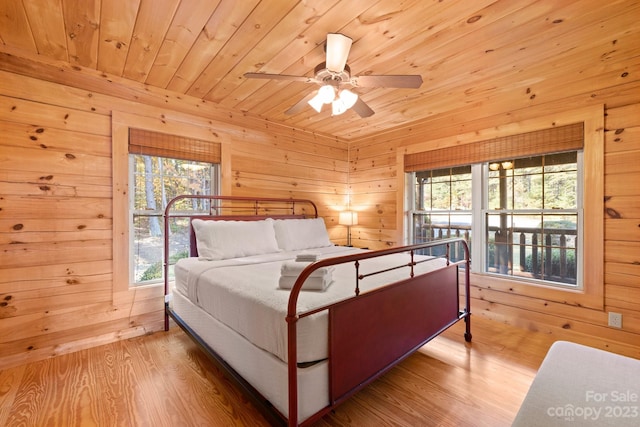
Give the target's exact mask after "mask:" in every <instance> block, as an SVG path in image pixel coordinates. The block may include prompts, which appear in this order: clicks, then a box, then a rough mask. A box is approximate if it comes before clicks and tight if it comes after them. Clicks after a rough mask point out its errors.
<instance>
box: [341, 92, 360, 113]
mask: <svg viewBox="0 0 640 427" xmlns="http://www.w3.org/2000/svg"><path fill="white" fill-rule="evenodd" d="M338 97H339V98H340V101H342V102H343V103H344V106H345V108H347V109H349V108H351V107H353V106H354V105H355V103H356V101H357V100H358V95H357V94H355V93H353V92H351V91H350V90H349V89H342V90H341V91H340V93H339V94H338Z"/></svg>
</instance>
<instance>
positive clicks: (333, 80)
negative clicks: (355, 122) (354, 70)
mask: <svg viewBox="0 0 640 427" xmlns="http://www.w3.org/2000/svg"><path fill="white" fill-rule="evenodd" d="M352 43H353V40H352V39H351V38H350V37H347V36H345V35H342V34H336V33H329V34H328V35H327V43H326V45H325V48H326V53H327V59H326V61H325V62H322V63H320V64H318V65H317V66H316V67H315V70H314V76H313V77H305V76H291V75H287V74H267V73H245V74H244V76H245V77H246V78H251V79H273V80H290V81H297V82H303V83H315V84H318V85H320V88H319V89H318V90H315V91H312V92H311V93H309V94H308V95H307V96H305V97H304V98H302V99H301V100H300V101H299V102H297V103H296V104H295V105H294V106H293V107H291V108H289V109H288V110H287V111H285V114H296V113H298V112H299V111H300V110H302V108H304V106H305V105H306V104H309V105H311V107H313V109H314V110H316V111H317V112H320V111H322V107H323V105H325V104H331V108H332V115H334V116H336V115H339V114H342V113H344V112H345V111H347V110H348V109H349V108H353V110H354V111H355V112H356V113H358V114H359V115H360V117H369V116H371V115H373V113H374V111H373V110H372V109H371V107H369V106H368V105H367V104H366V103H365V102H364V101H363V100H362V99H361V98H359V97H358V95H357V94H355V93H354V92H352V91H351V90H349V89H347V88H344V86H351V87H382V88H384V87H393V88H412V89H417V88H419V87H420V85H422V77H421V76H419V75H379V76H352V75H351V69H350V68H349V66H348V65H347V57H348V56H349V50H350V49H351V44H352Z"/></svg>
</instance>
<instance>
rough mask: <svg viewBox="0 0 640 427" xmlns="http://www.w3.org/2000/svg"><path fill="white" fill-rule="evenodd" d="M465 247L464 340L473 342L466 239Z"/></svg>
mask: <svg viewBox="0 0 640 427" xmlns="http://www.w3.org/2000/svg"><path fill="white" fill-rule="evenodd" d="M462 247H463V248H464V297H465V308H464V310H465V312H466V313H465V316H464V324H465V331H464V340H465V341H466V342H471V295H470V292H471V286H470V282H471V271H470V269H471V259H470V258H471V257H470V256H469V245H468V244H467V242H466V241H465V240H463V241H462Z"/></svg>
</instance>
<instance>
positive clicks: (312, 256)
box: [296, 252, 320, 262]
mask: <svg viewBox="0 0 640 427" xmlns="http://www.w3.org/2000/svg"><path fill="white" fill-rule="evenodd" d="M319 256H320V254H319V253H317V252H300V253H299V254H298V255H296V261H302V262H305V261H307V262H315V261H317V260H318V257H319Z"/></svg>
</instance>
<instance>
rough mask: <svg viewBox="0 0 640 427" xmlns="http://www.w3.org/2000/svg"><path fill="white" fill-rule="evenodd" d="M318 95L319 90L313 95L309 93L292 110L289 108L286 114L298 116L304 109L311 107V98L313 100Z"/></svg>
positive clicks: (314, 91)
mask: <svg viewBox="0 0 640 427" xmlns="http://www.w3.org/2000/svg"><path fill="white" fill-rule="evenodd" d="M316 93H318V91H317V90H312V91H311V93H309V94H308V95H307V96H305V97H304V98H302V99H301V100H300V101H298V102H296V103H295V104H294V105H293V106H292V107H291V108H289V109H288V110H287V111H285V112H284V113H285V114H287V115H289V116H290V115H292V114H298V113H299V112H300V111H302V109H303V108H304V107H308V106H309V104H308V102H309V100H310V99H311V98H313V97H314V96H316Z"/></svg>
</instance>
